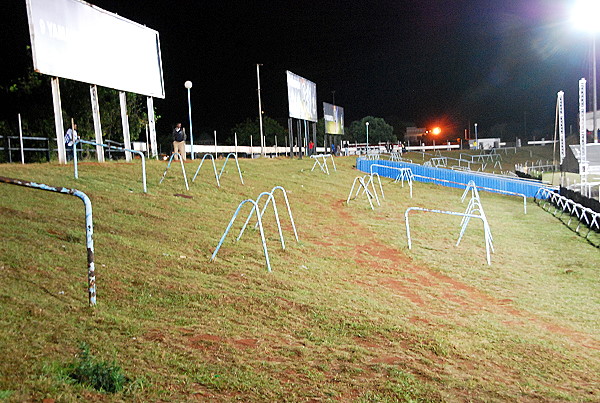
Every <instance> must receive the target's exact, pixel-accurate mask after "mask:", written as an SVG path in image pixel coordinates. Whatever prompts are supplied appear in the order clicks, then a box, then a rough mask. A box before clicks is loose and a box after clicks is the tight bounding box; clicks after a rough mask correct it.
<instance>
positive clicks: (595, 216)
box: [533, 188, 600, 247]
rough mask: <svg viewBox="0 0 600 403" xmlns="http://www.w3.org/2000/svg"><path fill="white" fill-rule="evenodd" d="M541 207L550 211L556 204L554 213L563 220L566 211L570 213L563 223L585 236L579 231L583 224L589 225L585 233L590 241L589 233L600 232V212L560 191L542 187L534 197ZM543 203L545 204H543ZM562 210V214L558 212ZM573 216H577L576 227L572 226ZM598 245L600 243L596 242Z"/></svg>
mask: <svg viewBox="0 0 600 403" xmlns="http://www.w3.org/2000/svg"><path fill="white" fill-rule="evenodd" d="M533 200H534V201H535V202H536V203H537V204H538V205H539V206H540V207H542V208H543V209H544V210H546V211H547V212H550V207H551V206H554V212H553V213H552V215H554V216H555V217H557V218H558V219H559V220H561V221H563V220H562V216H563V214H564V213H567V214H569V220H568V222H566V223H565V222H564V221H563V223H564V224H565V225H566V226H567V227H568V228H570V229H571V230H573V231H574V232H575V233H576V234H578V235H580V236H583V234H582V233H581V232H580V231H579V229H580V228H581V224H585V225H586V226H587V227H588V231H587V233H586V234H585V237H584V238H585V239H586V240H587V241H589V242H591V241H590V239H589V235H590V232H591V231H592V230H595V231H599V232H600V213H599V212H596V211H594V210H592V209H590V208H588V207H585V206H582V205H581V204H579V203H576V202H574V201H573V200H571V199H569V198H567V197H565V196H562V195H560V194H559V193H558V192H556V191H554V190H552V189H546V188H541V189H540V190H539V191H538V193H537V194H536V195H535V197H534V199H533ZM542 204H543V205H542ZM559 212H560V215H559V216H557V214H558V213H559ZM573 217H575V218H577V220H578V224H577V227H575V228H574V229H573V228H571V226H570V225H571V222H572V221H573ZM594 245H595V246H596V247H599V246H600V245H596V244H594Z"/></svg>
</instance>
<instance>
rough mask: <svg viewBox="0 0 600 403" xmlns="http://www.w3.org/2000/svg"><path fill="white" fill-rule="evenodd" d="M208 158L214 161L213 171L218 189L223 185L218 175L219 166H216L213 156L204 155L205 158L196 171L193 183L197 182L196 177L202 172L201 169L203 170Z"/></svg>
mask: <svg viewBox="0 0 600 403" xmlns="http://www.w3.org/2000/svg"><path fill="white" fill-rule="evenodd" d="M206 157H210V159H211V160H212V165H213V171H214V172H215V180H216V181H217V187H221V183H220V182H219V175H218V174H217V166H216V165H215V157H213V155H212V154H204V157H202V161H200V165H198V169H196V174H194V177H193V178H192V182H193V181H195V180H196V176H198V172H200V168H202V164H203V163H204V160H205V159H206Z"/></svg>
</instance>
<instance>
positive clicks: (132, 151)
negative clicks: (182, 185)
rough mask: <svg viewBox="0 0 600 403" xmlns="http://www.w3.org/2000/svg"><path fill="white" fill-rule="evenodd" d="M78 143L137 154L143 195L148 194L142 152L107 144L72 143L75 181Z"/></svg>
mask: <svg viewBox="0 0 600 403" xmlns="http://www.w3.org/2000/svg"><path fill="white" fill-rule="evenodd" d="M107 141H110V140H107ZM79 143H84V144H90V145H94V146H100V147H104V148H108V149H109V150H119V151H128V152H130V153H135V154H139V155H140V157H142V185H143V187H144V193H148V189H147V186H146V157H145V156H144V153H143V152H141V151H138V150H131V149H129V148H123V147H116V146H111V145H108V144H100V143H95V142H93V141H87V140H81V139H77V140H75V141H74V142H73V168H74V170H75V179H79V172H78V171H77V144H79Z"/></svg>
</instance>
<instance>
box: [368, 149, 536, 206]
mask: <svg viewBox="0 0 600 403" xmlns="http://www.w3.org/2000/svg"><path fill="white" fill-rule="evenodd" d="M373 164H378V165H385V166H389V167H396V168H410V169H411V170H412V173H413V175H419V176H425V177H429V178H436V179H441V180H445V181H449V182H454V183H448V182H437V181H434V180H431V179H426V178H422V177H419V176H418V177H416V178H415V180H416V181H419V182H428V183H437V184H443V185H444V186H449V187H455V188H460V189H464V188H465V185H466V184H467V183H469V181H473V182H475V185H477V186H480V187H486V188H490V189H496V190H501V191H505V192H512V193H521V194H524V195H525V196H527V197H534V196H535V195H536V193H537V191H538V189H540V188H545V187H547V186H546V185H544V184H542V183H540V182H535V181H531V180H527V179H520V178H514V179H513V178H505V177H500V176H495V175H492V174H484V173H476V172H464V171H454V170H451V169H444V168H434V167H426V166H422V165H418V164H411V163H409V162H397V161H389V160H375V161H372V160H366V159H363V158H357V160H356V168H357V169H358V170H360V171H363V172H366V173H370V171H369V169H370V166H371V165H373ZM374 169H376V170H375V172H377V173H378V174H379V175H381V176H385V177H387V178H394V179H395V178H396V176H397V175H398V171H395V170H393V169H385V168H382V167H377V168H374Z"/></svg>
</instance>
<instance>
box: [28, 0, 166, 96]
mask: <svg viewBox="0 0 600 403" xmlns="http://www.w3.org/2000/svg"><path fill="white" fill-rule="evenodd" d="M26 3H27V16H28V18H29V33H30V36H31V49H32V53H33V67H34V69H35V70H36V71H38V72H40V73H43V74H47V75H49V76H53V77H62V78H68V79H71V80H76V81H82V82H85V83H88V84H96V85H101V86H103V87H108V88H114V89H117V90H120V91H128V92H134V93H137V94H143V95H147V96H152V97H158V98H164V97H165V89H164V82H163V72H162V61H161V55H160V41H159V38H158V32H157V31H155V30H153V29H150V28H147V27H145V26H143V25H140V24H138V23H135V22H133V21H130V20H128V19H126V18H123V17H120V16H118V15H116V14H113V13H110V12H108V11H106V10H103V9H101V8H98V7H96V6H94V5H91V4H89V3H86V2H83V1H80V0H52V1H49V0H26Z"/></svg>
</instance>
